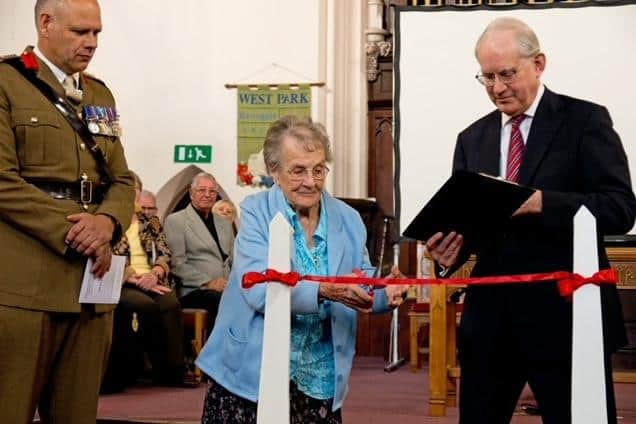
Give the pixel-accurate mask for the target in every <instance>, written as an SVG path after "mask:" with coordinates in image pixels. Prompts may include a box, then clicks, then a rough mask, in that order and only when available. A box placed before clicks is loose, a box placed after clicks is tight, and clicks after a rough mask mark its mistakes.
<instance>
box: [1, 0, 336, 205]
mask: <svg viewBox="0 0 636 424" xmlns="http://www.w3.org/2000/svg"><path fill="white" fill-rule="evenodd" d="M323 3H324V2H322V1H321V0H302V1H298V0H267V1H256V0H252V1H227V0H224V1H222V0H182V1H167V0H163V1H158V0H135V1H131V0H101V7H102V21H103V27H104V29H103V32H102V34H101V35H100V45H99V48H98V50H97V53H96V55H95V58H94V59H93V62H92V63H91V65H90V67H89V69H88V71H89V72H91V73H92V74H94V75H95V76H97V77H98V78H100V79H103V80H104V81H105V82H106V83H107V85H108V86H109V87H110V88H111V90H112V91H113V93H114V94H115V98H116V100H117V104H118V109H119V111H120V113H121V120H122V126H123V130H124V135H123V138H122V140H123V143H124V145H125V148H126V156H127V158H128V161H129V165H130V167H131V168H132V169H134V170H136V171H137V172H138V173H139V175H140V176H141V177H142V179H143V180H144V184H145V186H146V187H147V188H148V189H150V190H155V191H156V190H158V189H159V188H160V187H161V186H162V185H163V184H164V183H165V182H166V181H167V180H168V179H169V178H170V177H171V176H173V175H174V174H176V173H177V172H179V171H180V170H181V169H183V168H184V167H185V166H187V164H174V163H173V149H174V147H173V146H174V145H175V144H211V145H213V146H214V147H213V148H214V158H213V163H212V165H211V166H209V165H203V166H202V168H204V169H206V170H209V171H210V172H212V173H213V174H214V175H216V176H217V178H218V180H219V182H220V183H221V185H222V186H223V187H224V188H225V190H226V191H227V192H228V194H229V196H230V197H231V198H232V200H234V201H236V202H238V201H240V200H241V199H243V198H244V197H245V196H246V195H247V194H249V193H251V192H253V191H255V190H254V189H250V188H241V187H238V186H237V185H236V184H235V171H236V169H235V168H236V108H237V105H236V91H235V90H228V89H226V88H225V87H224V84H226V83H237V82H241V83H253V82H296V81H318V80H319V78H320V77H324V75H325V71H324V66H325V65H324V63H323V64H321V63H319V62H321V59H320V58H321V54H322V57H323V58H324V57H326V55H325V54H324V51H323V50H321V49H325V48H328V46H327V42H326V41H325V38H326V37H327V35H328V34H327V31H326V30H325V27H326V25H325V22H324V19H325V17H326V16H327V14H326V13H325V10H324V9H322V8H324V4H323ZM34 4H35V1H34V0H32V1H25V0H0V55H1V54H9V53H20V52H21V51H22V49H23V48H24V47H25V46H26V45H27V44H35V42H36V32H35V26H34V18H33V5H34ZM272 63H276V64H278V65H280V66H282V67H285V68H288V69H290V70H292V71H293V73H291V72H288V71H285V70H283V69H282V68H281V67H272V66H271V65H272ZM321 66H322V67H323V68H321ZM259 70H260V71H261V72H258V71H259ZM255 73H256V74H255ZM323 90H324V89H323ZM313 94H314V98H315V99H317V100H315V102H314V103H315V104H314V107H313V109H314V111H316V113H318V114H319V113H320V110H322V111H324V110H325V107H324V105H322V106H321V105H318V104H316V102H319V101H322V102H325V101H326V100H325V98H326V97H327V96H325V95H324V94H320V95H319V93H317V92H316V89H314V92H313ZM321 99H322V100H321ZM333 113H334V115H335V111H333ZM315 117H316V118H317V119H319V120H321V121H325V120H326V119H327V117H325V116H315Z"/></svg>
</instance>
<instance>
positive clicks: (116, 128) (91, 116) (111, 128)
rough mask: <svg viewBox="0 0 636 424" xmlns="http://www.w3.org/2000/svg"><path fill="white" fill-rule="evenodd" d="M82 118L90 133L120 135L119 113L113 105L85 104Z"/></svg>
mask: <svg viewBox="0 0 636 424" xmlns="http://www.w3.org/2000/svg"><path fill="white" fill-rule="evenodd" d="M84 119H85V120H86V125H87V126H88V130H89V131H90V132H91V133H92V134H95V135H106V136H110V137H121V126H120V125H119V113H117V109H115V108H114V107H110V106H95V105H86V106H84Z"/></svg>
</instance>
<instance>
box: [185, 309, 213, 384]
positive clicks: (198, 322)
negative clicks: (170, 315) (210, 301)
mask: <svg viewBox="0 0 636 424" xmlns="http://www.w3.org/2000/svg"><path fill="white" fill-rule="evenodd" d="M183 326H184V329H186V330H190V331H188V332H187V334H190V333H192V339H191V340H190V345H191V346H192V352H193V354H194V358H192V364H193V366H194V371H193V372H194V379H195V380H196V382H197V383H200V382H201V379H202V377H203V374H202V372H201V370H200V369H199V367H197V366H196V365H194V360H195V359H196V358H197V356H199V353H200V352H201V349H203V345H204V343H205V340H206V338H207V335H208V311H206V310H205V309H195V308H184V309H183Z"/></svg>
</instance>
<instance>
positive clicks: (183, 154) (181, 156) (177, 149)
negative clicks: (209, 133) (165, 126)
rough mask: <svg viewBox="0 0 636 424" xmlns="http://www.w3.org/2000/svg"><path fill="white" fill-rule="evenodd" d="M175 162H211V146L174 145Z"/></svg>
mask: <svg viewBox="0 0 636 424" xmlns="http://www.w3.org/2000/svg"><path fill="white" fill-rule="evenodd" d="M174 162H175V163H212V146H205V145H185V144H184V145H176V146H174Z"/></svg>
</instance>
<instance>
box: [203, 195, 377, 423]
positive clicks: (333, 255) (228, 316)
mask: <svg viewBox="0 0 636 424" xmlns="http://www.w3.org/2000/svg"><path fill="white" fill-rule="evenodd" d="M322 199H323V204H322V207H324V208H326V210H327V217H328V218H329V221H328V224H327V230H328V233H327V234H328V235H327V253H328V256H329V275H344V274H350V273H351V272H353V270H354V269H360V270H362V271H365V272H366V273H367V275H371V274H372V273H373V270H374V268H373V267H372V266H371V264H370V263H369V256H368V253H367V249H366V245H365V243H366V230H365V227H364V224H363V223H362V219H361V218H360V215H359V214H358V212H356V211H355V210H354V209H353V208H351V207H350V206H348V205H347V204H345V203H344V202H342V201H340V200H338V199H335V198H333V197H332V196H330V195H329V194H328V193H326V192H324V193H323V197H322ZM286 202H287V201H286V199H285V196H284V195H283V192H282V191H281V189H280V187H279V186H278V185H275V186H274V187H272V188H271V189H270V190H268V191H265V192H262V193H258V194H255V195H252V196H249V197H247V198H246V199H245V200H244V201H243V203H242V204H241V226H240V231H239V233H238V236H237V238H236V242H235V245H234V264H233V268H232V272H231V273H230V277H229V282H228V285H227V287H226V289H225V291H224V293H223V296H222V298H221V304H220V306H219V313H218V316H217V318H216V324H215V325H214V330H213V331H212V334H211V335H210V338H209V339H208V341H207V343H206V344H205V346H204V348H203V350H202V351H201V354H200V355H199V358H198V359H197V361H196V363H197V365H198V366H199V368H201V369H202V370H203V371H204V372H205V373H206V374H208V375H209V376H211V377H212V378H213V379H214V380H215V381H216V382H217V383H219V384H220V385H222V386H223V387H225V388H226V389H227V390H229V391H230V392H232V393H234V394H236V395H238V396H240V397H243V398H245V399H249V400H251V401H253V402H256V401H257V400H258V387H259V379H260V369H261V353H262V350H263V317H264V315H263V313H264V310H265V291H266V285H265V284H258V285H256V286H254V287H252V288H251V289H247V290H246V289H243V288H241V278H242V277H243V274H244V273H246V272H249V271H264V270H265V269H266V268H267V250H268V240H269V223H270V221H271V220H272V218H273V217H274V216H275V215H276V213H278V212H281V213H282V214H283V216H285V213H284V211H285V205H286ZM292 248H293V244H292ZM293 258H294V252H292V262H293V261H294V259H293ZM292 267H293V264H292ZM292 269H293V268H292ZM291 309H292V313H295V314H309V313H317V312H318V284H317V283H312V282H300V283H299V284H298V285H297V286H296V287H295V288H294V289H293V291H292V296H291ZM373 310H374V312H383V311H386V310H388V304H387V297H386V293H385V291H384V289H382V290H376V291H375V296H374V305H373ZM331 326H332V339H333V351H334V365H335V376H336V381H335V387H336V393H335V396H334V402H333V410H334V411H335V410H336V409H338V408H340V407H342V403H343V401H344V398H345V396H346V394H347V390H348V381H349V375H350V373H351V365H352V361H353V355H354V354H355V346H356V329H357V312H356V311H355V310H353V309H351V308H349V307H347V306H345V305H343V304H341V303H337V302H334V303H333V304H332V307H331Z"/></svg>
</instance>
